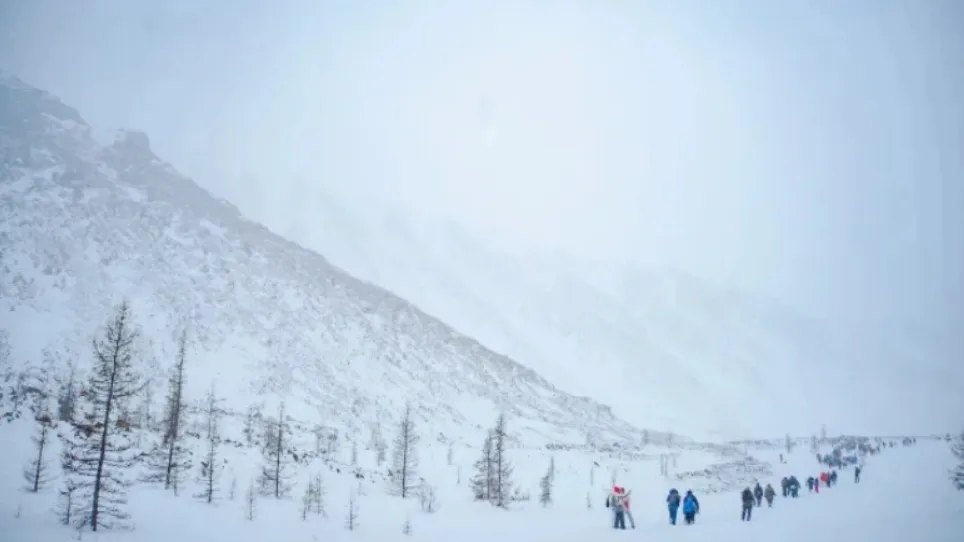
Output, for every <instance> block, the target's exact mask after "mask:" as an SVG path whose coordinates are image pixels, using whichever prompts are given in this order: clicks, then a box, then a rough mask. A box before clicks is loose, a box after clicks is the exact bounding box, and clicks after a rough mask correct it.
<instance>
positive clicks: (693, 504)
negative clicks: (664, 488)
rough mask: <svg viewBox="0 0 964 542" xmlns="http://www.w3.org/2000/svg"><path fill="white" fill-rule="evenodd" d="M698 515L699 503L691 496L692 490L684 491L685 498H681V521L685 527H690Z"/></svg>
mask: <svg viewBox="0 0 964 542" xmlns="http://www.w3.org/2000/svg"><path fill="white" fill-rule="evenodd" d="M699 513H700V501H698V500H696V495H693V490H692V489H687V490H686V496H685V497H683V521H685V522H686V524H687V525H692V524H693V522H694V521H696V514H699Z"/></svg>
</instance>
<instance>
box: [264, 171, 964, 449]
mask: <svg viewBox="0 0 964 542" xmlns="http://www.w3.org/2000/svg"><path fill="white" fill-rule="evenodd" d="M304 188H305V190H306V192H305V193H299V194H298V198H297V199H294V198H291V199H287V200H282V201H278V202H277V203H276V205H277V204H280V205H284V206H285V208H290V211H291V212H290V214H289V215H287V216H290V217H291V222H290V223H288V224H275V225H274V227H277V228H280V229H282V230H284V231H288V232H289V236H290V237H292V238H293V239H295V240H296V241H298V242H299V243H302V244H304V245H305V246H309V247H311V248H313V249H315V250H318V251H321V252H322V253H324V254H325V255H326V256H327V257H328V258H330V259H331V261H332V262H334V263H335V264H336V265H338V266H340V267H342V268H344V269H347V270H348V271H349V272H351V273H352V274H353V275H355V276H358V277H361V278H363V279H365V280H369V281H372V282H374V283H377V284H379V285H382V286H384V287H387V288H389V289H390V290H392V291H394V292H396V293H398V294H399V295H401V296H403V297H405V298H406V299H410V300H412V301H413V302H415V303H417V304H418V305H419V306H420V307H423V308H424V309H425V310H426V311H428V312H430V313H431V314H434V315H437V316H438V317H440V318H442V319H443V320H445V321H446V322H448V323H450V324H451V325H453V326H455V327H456V328H458V329H461V330H465V331H466V332H467V333H469V334H471V335H472V336H473V337H475V338H477V339H478V340H480V341H482V342H483V343H484V344H486V345H488V346H490V347H492V348H494V349H496V350H498V351H500V352H505V353H507V354H508V355H510V356H512V357H513V358H514V359H518V360H520V361H522V362H523V363H525V364H527V365H528V366H529V367H531V368H532V369H534V370H536V371H537V372H539V374H542V375H543V376H545V377H546V378H548V379H550V380H551V381H552V382H555V383H557V384H558V385H560V386H562V387H564V388H566V389H569V390H571V391H573V392H574V393H577V394H583V395H587V396H591V397H597V398H600V399H601V400H603V401H605V402H606V403H607V404H609V405H611V406H612V407H613V409H614V412H615V413H616V414H617V415H618V416H620V417H623V418H625V419H627V420H628V421H630V422H631V423H634V424H636V425H639V426H643V427H654V428H661V429H671V430H674V431H679V432H680V433H683V434H687V435H691V436H697V437H700V436H701V437H702V438H708V439H720V438H722V439H730V438H743V437H748V436H758V437H765V436H779V435H782V434H785V433H786V432H791V433H794V434H804V435H806V434H810V433H813V432H817V431H819V428H820V426H821V425H822V424H829V425H830V426H831V427H832V428H834V430H841V431H852V432H859V431H878V432H883V433H896V432H901V431H904V432H909V431H915V430H925V429H926V430H930V431H938V432H941V431H946V430H948V429H952V428H953V427H956V426H957V425H956V424H957V423H958V422H959V420H957V419H955V420H951V421H950V422H951V423H950V424H949V423H948V420H947V416H946V414H950V413H956V412H964V397H962V396H961V394H960V393H959V390H960V389H964V366H962V365H961V364H960V363H959V361H958V360H957V358H955V357H954V355H953V354H954V353H955V352H958V351H959V349H958V350H955V349H954V348H953V345H952V342H951V340H950V339H949V338H948V337H946V336H941V334H940V333H938V332H937V331H936V330H916V331H913V332H912V331H911V330H910V329H909V328H908V327H907V326H900V327H899V330H898V329H895V327H884V326H881V325H878V324H873V325H868V326H861V327H860V328H857V327H855V326H853V325H851V324H848V323H843V322H834V321H823V320H818V319H814V318H811V317H808V316H807V315H804V314H802V313H800V312H799V311H797V310H796V309H794V308H793V307H790V306H787V305H785V304H782V303H780V302H778V301H775V300H772V299H769V298H767V297H765V296H762V295H757V294H755V293H753V292H747V291H743V290H740V289H738V288H734V287H731V286H730V285H724V284H717V283H714V282H711V281H707V280H705V279H703V278H701V277H694V276H691V275H689V274H687V273H685V272H682V271H679V270H674V269H666V268H655V269H638V268H633V267H631V266H628V265H613V264H611V263H607V264H604V265H597V264H594V263H587V262H580V261H572V260H571V259H567V258H564V257H560V256H558V255H556V254H545V253H539V252H538V251H536V250H530V251H528V252H527V253H524V254H523V253H517V254H514V255H513V254H509V253H507V252H506V251H504V250H502V249H498V250H496V249H493V248H491V247H488V246H486V245H485V244H484V243H483V242H481V241H480V240H479V239H478V238H476V237H474V236H472V235H471V234H469V233H467V232H465V231H464V230H460V229H459V228H458V226H457V225H455V224H452V223H432V222H431V221H430V220H428V219H422V220H421V221H415V220H414V219H411V220H403V219H401V218H400V217H398V216H394V215H393V212H392V211H393V210H392V209H391V208H390V206H388V205H383V206H381V207H378V206H376V205H374V203H373V202H371V201H367V200H366V201H365V202H364V204H359V202H357V201H355V200H354V199H353V198H352V197H351V196H346V195H343V194H339V195H334V196H333V194H331V193H326V192H324V191H323V189H321V188H320V187H318V186H316V185H313V186H307V185H306V186H304ZM276 197H277V196H276ZM308 220H310V221H311V224H312V225H313V226H314V227H312V228H310V229H309V228H307V227H305V224H306V223H307V222H308ZM807 396H810V397H812V398H813V399H812V400H810V399H806V397H807Z"/></svg>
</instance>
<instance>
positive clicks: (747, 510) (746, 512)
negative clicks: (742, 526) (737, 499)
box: [740, 487, 756, 521]
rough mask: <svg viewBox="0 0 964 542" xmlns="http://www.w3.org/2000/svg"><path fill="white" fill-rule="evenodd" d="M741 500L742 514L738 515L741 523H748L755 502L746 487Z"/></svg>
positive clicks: (751, 493)
mask: <svg viewBox="0 0 964 542" xmlns="http://www.w3.org/2000/svg"><path fill="white" fill-rule="evenodd" d="M741 498H742V500H743V514H741V515H740V519H741V520H742V521H750V516H752V515H753V506H754V505H755V504H756V500H755V499H754V498H753V492H752V491H750V488H749V487H747V488H745V489H744V490H743V494H742V495H741Z"/></svg>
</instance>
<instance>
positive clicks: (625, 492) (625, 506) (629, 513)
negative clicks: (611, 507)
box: [619, 487, 636, 529]
mask: <svg viewBox="0 0 964 542" xmlns="http://www.w3.org/2000/svg"><path fill="white" fill-rule="evenodd" d="M619 493H620V495H622V497H623V513H624V514H626V519H628V520H629V527H630V528H631V529H635V528H636V520H635V519H633V511H632V508H630V504H631V503H630V501H629V494H630V493H632V490H627V489H626V488H625V487H621V488H619Z"/></svg>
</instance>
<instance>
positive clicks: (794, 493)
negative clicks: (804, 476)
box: [789, 476, 800, 499]
mask: <svg viewBox="0 0 964 542" xmlns="http://www.w3.org/2000/svg"><path fill="white" fill-rule="evenodd" d="M789 489H790V496H791V497H793V498H794V499H796V498H797V497H799V496H800V480H797V477H796V476H791V477H790V484H789Z"/></svg>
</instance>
